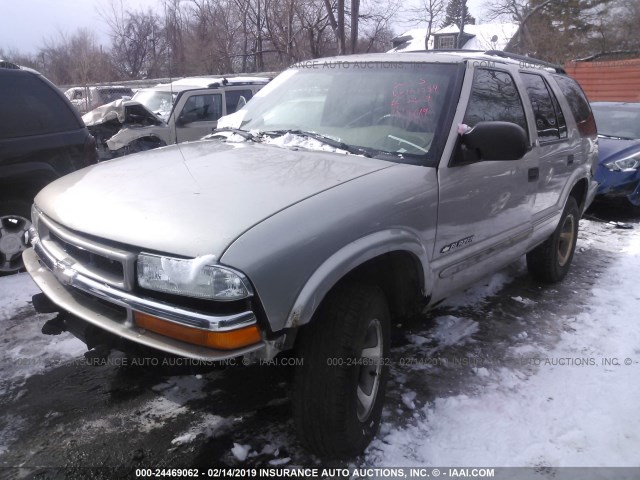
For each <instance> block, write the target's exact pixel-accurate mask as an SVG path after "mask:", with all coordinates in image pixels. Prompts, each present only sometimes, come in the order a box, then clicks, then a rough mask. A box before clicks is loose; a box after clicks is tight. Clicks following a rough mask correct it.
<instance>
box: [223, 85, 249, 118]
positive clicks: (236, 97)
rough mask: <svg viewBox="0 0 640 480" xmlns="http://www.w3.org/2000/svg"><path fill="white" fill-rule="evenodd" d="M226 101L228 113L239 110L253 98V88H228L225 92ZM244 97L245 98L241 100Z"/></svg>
mask: <svg viewBox="0 0 640 480" xmlns="http://www.w3.org/2000/svg"><path fill="white" fill-rule="evenodd" d="M224 96H225V103H226V107H227V115H229V114H230V113H234V112H235V111H237V110H239V109H240V108H242V107H243V106H244V104H245V103H247V102H248V101H249V100H251V97H252V96H253V92H252V91H251V90H227V91H225V92H224ZM241 98H244V100H241Z"/></svg>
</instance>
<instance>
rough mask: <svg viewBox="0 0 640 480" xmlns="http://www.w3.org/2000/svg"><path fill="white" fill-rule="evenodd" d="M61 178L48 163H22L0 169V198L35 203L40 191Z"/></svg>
mask: <svg viewBox="0 0 640 480" xmlns="http://www.w3.org/2000/svg"><path fill="white" fill-rule="evenodd" d="M59 177H60V175H59V174H58V172H56V171H55V170H54V169H53V167H51V166H50V165H48V164H47V163H40V162H36V163H22V164H17V165H9V166H7V167H6V168H0V192H1V193H0V198H2V199H5V200H9V199H12V198H19V199H24V200H25V201H29V202H33V198H34V197H35V196H36V194H37V193H38V192H39V191H40V190H42V189H43V188H44V187H45V186H47V185H48V184H49V183H51V182H52V181H54V180H56V179H57V178H59Z"/></svg>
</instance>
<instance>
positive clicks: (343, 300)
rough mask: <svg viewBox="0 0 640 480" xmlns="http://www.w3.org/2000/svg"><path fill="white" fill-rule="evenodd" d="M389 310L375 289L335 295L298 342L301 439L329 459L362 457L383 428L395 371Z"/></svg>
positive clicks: (346, 289) (351, 288)
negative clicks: (389, 382)
mask: <svg viewBox="0 0 640 480" xmlns="http://www.w3.org/2000/svg"><path fill="white" fill-rule="evenodd" d="M389 323H390V320H389V309H388V306H387V302H386V299H385V296H384V294H383V293H382V291H381V290H380V289H379V288H378V287H375V286H368V285H362V284H347V285H344V286H343V287H339V289H338V290H336V291H334V292H333V293H332V294H330V296H329V297H328V298H327V300H326V301H325V302H324V303H323V305H322V306H321V307H320V309H319V311H318V313H317V314H316V316H315V318H314V320H313V321H312V323H311V324H310V325H308V326H306V327H304V328H303V329H302V330H301V331H300V334H299V337H298V351H299V354H300V356H301V359H302V365H301V366H300V367H298V369H297V371H296V373H295V377H294V389H293V409H294V419H295V423H296V427H297V430H298V435H299V437H300V440H301V441H302V443H303V444H304V445H305V446H306V447H307V448H308V449H309V450H311V451H313V452H315V453H317V454H318V455H321V456H323V457H329V458H348V457H353V456H355V455H359V454H360V453H362V451H363V450H364V449H365V448H366V446H367V445H368V444H369V442H370V441H371V440H372V438H373V437H374V436H375V434H376V432H377V431H378V427H379V425H380V417H381V414H382V406H383V403H384V396H385V390H386V382H387V377H388V375H389V366H388V364H387V362H386V359H387V358H388V355H389V338H390V334H389V329H390V327H389Z"/></svg>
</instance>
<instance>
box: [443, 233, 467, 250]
mask: <svg viewBox="0 0 640 480" xmlns="http://www.w3.org/2000/svg"><path fill="white" fill-rule="evenodd" d="M474 236H475V235H471V236H470V237H465V238H463V239H462V240H458V241H457V242H453V243H450V244H449V245H445V246H444V247H442V249H441V250H440V253H447V252H449V251H451V250H455V249H456V248H460V247H462V246H464V245H468V244H470V243H471V242H473V237H474Z"/></svg>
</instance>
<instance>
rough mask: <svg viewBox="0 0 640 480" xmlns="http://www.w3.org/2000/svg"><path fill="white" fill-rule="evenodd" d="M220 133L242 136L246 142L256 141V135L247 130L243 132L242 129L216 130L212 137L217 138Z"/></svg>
mask: <svg viewBox="0 0 640 480" xmlns="http://www.w3.org/2000/svg"><path fill="white" fill-rule="evenodd" d="M219 132H231V133H235V134H236V135H240V136H241V137H242V138H244V139H245V140H254V139H255V135H254V134H253V133H251V132H248V131H246V130H242V129H240V128H228V127H225V128H216V129H215V131H213V132H212V133H211V135H212V136H215V134H216V133H219Z"/></svg>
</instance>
